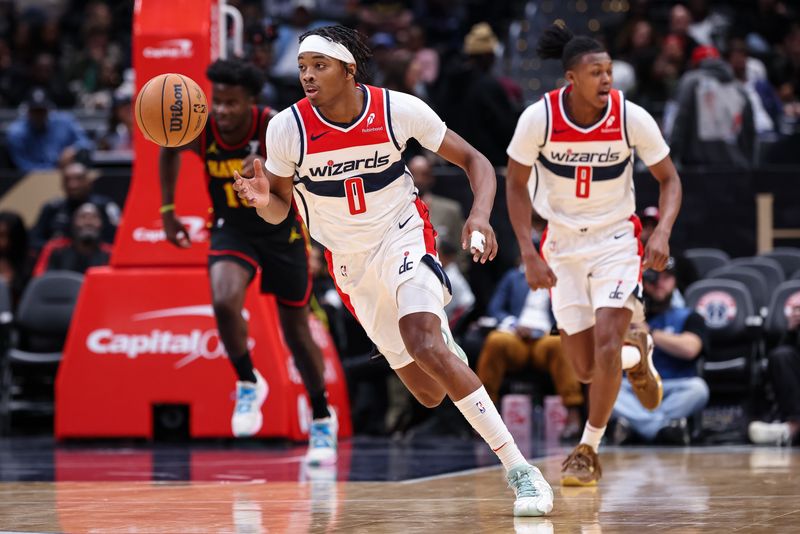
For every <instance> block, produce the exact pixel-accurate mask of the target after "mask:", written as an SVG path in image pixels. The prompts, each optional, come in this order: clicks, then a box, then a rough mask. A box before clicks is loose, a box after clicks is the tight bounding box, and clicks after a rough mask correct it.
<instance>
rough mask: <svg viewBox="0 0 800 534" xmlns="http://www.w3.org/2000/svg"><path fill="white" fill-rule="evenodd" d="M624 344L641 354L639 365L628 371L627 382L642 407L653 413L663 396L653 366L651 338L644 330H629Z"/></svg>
mask: <svg viewBox="0 0 800 534" xmlns="http://www.w3.org/2000/svg"><path fill="white" fill-rule="evenodd" d="M625 344H626V345H631V346H633V347H636V348H637V349H639V353H640V354H641V357H640V358H639V363H637V364H636V365H634V366H633V367H631V368H630V369H628V381H629V382H630V383H631V387H632V388H633V392H634V393H635V394H636V397H637V398H638V399H639V402H641V403H642V406H644V407H645V408H647V409H648V410H650V411H653V410H655V409H656V408H658V406H659V404H661V399H662V397H663V396H664V386H663V385H662V384H661V376H660V375H659V374H658V370H656V366H655V365H653V338H652V336H650V334H648V333H647V331H646V330H643V329H638V328H630V329H628V333H627V334H626V335H625Z"/></svg>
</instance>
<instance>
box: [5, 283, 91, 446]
mask: <svg viewBox="0 0 800 534" xmlns="http://www.w3.org/2000/svg"><path fill="white" fill-rule="evenodd" d="M82 282H83V276H82V275H80V274H78V273H74V272H71V271H50V272H47V273H45V274H43V275H42V276H40V277H38V278H34V279H33V280H32V281H31V282H30V284H29V285H28V287H26V288H25V291H24V292H23V294H22V298H21V300H20V303H19V308H18V310H17V316H16V318H15V320H14V323H13V330H14V338H15V339H14V343H13V346H11V347H10V348H9V349H8V351H7V352H6V357H5V358H3V361H2V375H0V376H2V379H1V381H0V389H2V391H3V395H2V398H1V399H0V400H1V401H2V403H0V418H2V419H3V427H4V428H3V430H7V429H8V426H9V421H10V416H11V414H12V413H13V412H29V413H36V414H50V413H52V411H53V384H54V382H55V376H56V371H57V369H58V364H59V362H60V361H61V354H62V353H61V350H62V348H63V346H64V341H65V340H66V337H67V331H68V330H69V324H70V320H71V319H72V311H73V309H74V308H75V303H76V301H77V299H78V294H79V293H80V288H81V284H82Z"/></svg>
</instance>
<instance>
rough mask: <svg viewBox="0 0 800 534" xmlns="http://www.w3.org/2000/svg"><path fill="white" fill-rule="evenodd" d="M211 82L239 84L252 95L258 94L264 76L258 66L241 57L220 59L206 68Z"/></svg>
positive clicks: (262, 84)
mask: <svg viewBox="0 0 800 534" xmlns="http://www.w3.org/2000/svg"><path fill="white" fill-rule="evenodd" d="M206 77H207V78H208V79H209V80H211V83H221V84H224V85H238V86H240V87H242V88H243V89H244V90H245V91H246V92H247V93H248V94H249V95H250V96H258V95H259V94H260V93H261V88H262V87H263V86H264V77H263V76H262V75H261V71H260V70H258V67H256V66H255V65H253V64H252V63H247V62H245V61H242V60H240V59H218V60H216V61H215V62H214V63H212V64H211V65H209V66H208V69H206Z"/></svg>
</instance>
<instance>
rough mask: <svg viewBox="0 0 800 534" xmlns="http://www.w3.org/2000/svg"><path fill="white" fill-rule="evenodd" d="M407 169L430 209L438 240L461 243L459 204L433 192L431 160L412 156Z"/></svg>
mask: <svg viewBox="0 0 800 534" xmlns="http://www.w3.org/2000/svg"><path fill="white" fill-rule="evenodd" d="M408 170H410V171H411V174H412V175H413V176H414V185H415V186H416V187H417V190H418V191H419V197H420V198H421V199H422V201H423V202H425V204H426V205H427V206H428V210H430V218H431V224H433V227H434V228H435V229H436V232H437V233H438V238H437V239H438V241H450V242H451V243H453V244H456V243H458V244H461V231H462V230H463V229H464V215H463V213H462V211H461V205H460V204H459V203H458V202H456V201H455V200H452V199H449V198H445V197H442V196H439V195H436V194H434V193H433V186H434V185H436V177H435V176H434V175H433V168H432V167H431V162H430V161H429V160H428V158H426V157H425V156H414V157H413V158H411V161H409V162H408Z"/></svg>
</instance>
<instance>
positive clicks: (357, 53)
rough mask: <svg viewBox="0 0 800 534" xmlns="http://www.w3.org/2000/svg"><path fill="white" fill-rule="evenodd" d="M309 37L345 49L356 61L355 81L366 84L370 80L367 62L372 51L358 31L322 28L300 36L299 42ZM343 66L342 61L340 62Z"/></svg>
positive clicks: (335, 27)
mask: <svg viewBox="0 0 800 534" xmlns="http://www.w3.org/2000/svg"><path fill="white" fill-rule="evenodd" d="M309 35H319V36H320V37H324V38H325V39H328V40H329V41H333V42H334V43H339V44H340V45H342V46H344V47H345V48H347V49H348V50H349V51H350V53H351V54H353V57H354V58H355V60H356V81H357V82H359V83H367V82H368V81H369V79H370V72H369V70H368V69H369V61H370V58H371V57H372V50H370V48H369V46H367V43H366V40H365V38H364V35H363V34H362V33H361V32H359V31H358V30H354V29H352V28H348V27H346V26H323V27H322V28H317V29H315V30H311V31H308V32H306V33H304V34H303V35H301V36H300V41H301V42H302V41H303V39H305V38H306V37H308V36H309ZM342 63H343V64H344V61H342Z"/></svg>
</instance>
